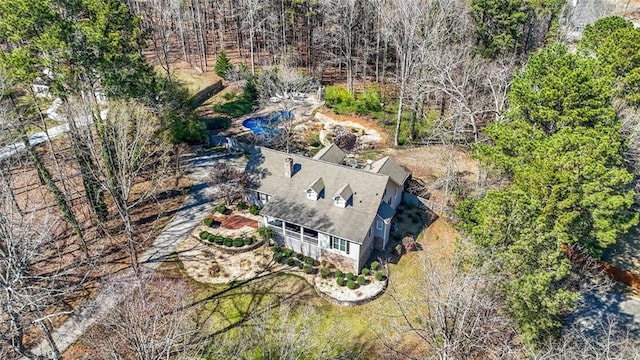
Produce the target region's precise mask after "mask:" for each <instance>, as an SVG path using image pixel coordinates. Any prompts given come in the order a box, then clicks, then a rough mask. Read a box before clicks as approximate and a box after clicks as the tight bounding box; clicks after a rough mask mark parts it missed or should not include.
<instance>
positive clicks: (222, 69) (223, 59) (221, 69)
mask: <svg viewBox="0 0 640 360" xmlns="http://www.w3.org/2000/svg"><path fill="white" fill-rule="evenodd" d="M229 69H231V62H230V61H229V58H228V57H227V54H226V53H225V52H224V51H220V52H219V53H218V57H217V58H216V66H215V68H214V71H215V72H216V74H218V76H220V77H223V78H224V77H225V76H226V75H227V72H228V71H229Z"/></svg>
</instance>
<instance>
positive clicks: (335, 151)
mask: <svg viewBox="0 0 640 360" xmlns="http://www.w3.org/2000/svg"><path fill="white" fill-rule="evenodd" d="M345 156H347V154H346V153H345V152H344V151H342V149H340V148H339V147H338V145H336V144H331V145H329V146H325V147H323V148H322V149H320V151H318V153H317V154H316V155H315V156H314V157H313V158H314V159H316V160H322V161H327V162H330V163H334V164H340V163H341V162H342V160H344V158H345Z"/></svg>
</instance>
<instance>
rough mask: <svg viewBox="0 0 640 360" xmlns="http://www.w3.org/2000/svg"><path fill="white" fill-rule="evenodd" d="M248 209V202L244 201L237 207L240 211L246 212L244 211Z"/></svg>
mask: <svg viewBox="0 0 640 360" xmlns="http://www.w3.org/2000/svg"><path fill="white" fill-rule="evenodd" d="M247 207H248V206H247V203H246V202H244V201H239V202H238V204H237V205H236V208H237V209H238V210H244V209H246V208H247Z"/></svg>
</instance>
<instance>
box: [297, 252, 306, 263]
mask: <svg viewBox="0 0 640 360" xmlns="http://www.w3.org/2000/svg"><path fill="white" fill-rule="evenodd" d="M296 259H298V260H300V261H302V260H304V255H302V254H300V253H298V254H296Z"/></svg>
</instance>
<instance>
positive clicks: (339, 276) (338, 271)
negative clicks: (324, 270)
mask: <svg viewBox="0 0 640 360" xmlns="http://www.w3.org/2000/svg"><path fill="white" fill-rule="evenodd" d="M333 275H334V276H335V277H337V278H341V277H343V276H344V275H342V271H340V270H336V271H335V272H334V273H333Z"/></svg>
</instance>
